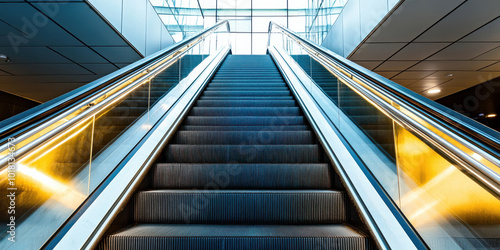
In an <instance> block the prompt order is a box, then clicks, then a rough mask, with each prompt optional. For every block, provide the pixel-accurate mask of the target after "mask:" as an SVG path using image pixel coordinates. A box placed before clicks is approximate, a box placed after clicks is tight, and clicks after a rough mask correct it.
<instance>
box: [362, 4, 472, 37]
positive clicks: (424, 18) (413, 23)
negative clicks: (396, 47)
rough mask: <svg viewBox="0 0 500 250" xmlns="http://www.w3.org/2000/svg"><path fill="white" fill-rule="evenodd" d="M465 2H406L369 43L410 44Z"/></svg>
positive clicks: (376, 32) (374, 34) (373, 35)
mask: <svg viewBox="0 0 500 250" xmlns="http://www.w3.org/2000/svg"><path fill="white" fill-rule="evenodd" d="M462 2H464V0H447V1H436V0H406V1H404V2H403V3H402V4H401V6H400V7H398V9H397V10H396V11H395V12H394V13H392V14H391V16H390V17H389V18H388V19H387V21H385V22H384V25H383V26H382V28H379V29H377V30H376V31H375V32H374V33H373V34H372V35H371V36H370V37H369V38H368V40H367V42H410V41H412V40H413V39H415V38H416V37H417V36H418V35H420V34H421V33H422V32H424V31H425V30H426V29H428V28H429V27H430V26H431V25H433V24H434V23H436V22H437V21H438V20H439V19H441V18H442V17H443V16H444V15H446V14H448V13H449V12H450V11H452V10H453V9H454V8H456V7H457V6H458V5H459V4H461V3H462Z"/></svg>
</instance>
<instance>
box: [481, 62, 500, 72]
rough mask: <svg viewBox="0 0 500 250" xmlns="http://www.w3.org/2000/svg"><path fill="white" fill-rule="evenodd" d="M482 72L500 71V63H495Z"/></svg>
mask: <svg viewBox="0 0 500 250" xmlns="http://www.w3.org/2000/svg"><path fill="white" fill-rule="evenodd" d="M481 71H500V63H495V64H493V65H491V66H489V67H487V68H484V69H482V70H481Z"/></svg>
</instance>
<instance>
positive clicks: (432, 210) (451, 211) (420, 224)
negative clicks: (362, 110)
mask: <svg viewBox="0 0 500 250" xmlns="http://www.w3.org/2000/svg"><path fill="white" fill-rule="evenodd" d="M396 147H397V151H396V152H397V157H396V159H397V161H398V168H399V169H398V176H399V185H400V191H401V194H400V197H401V198H400V200H399V202H398V203H399V204H400V205H401V208H402V211H403V212H404V214H405V215H406V216H407V218H408V219H409V220H410V221H411V223H412V225H414V226H415V227H416V228H418V229H419V228H426V227H434V226H436V225H437V224H440V223H441V222H443V223H458V222H457V220H458V221H460V223H466V224H474V225H498V224H500V210H499V209H497V208H498V207H500V200H498V199H497V198H496V197H494V196H493V195H491V194H490V193H489V192H488V191H486V190H485V189H484V188H483V187H481V186H480V185H478V184H477V183H476V182H474V181H473V180H472V179H471V178H470V177H469V176H467V175H465V174H464V173H463V172H462V171H461V170H460V169H459V168H457V167H456V166H453V165H452V164H451V163H450V162H449V161H447V160H446V159H445V158H443V157H442V156H441V155H440V154H438V153H437V152H436V151H434V150H433V149H432V148H431V147H429V146H428V145H426V144H425V143H424V142H422V141H421V140H420V139H418V138H417V137H416V136H414V135H413V134H411V133H410V132H409V131H407V130H405V129H404V128H402V127H401V126H396ZM469 155H470V156H471V157H472V158H474V159H476V160H478V161H480V160H482V161H484V158H483V157H481V156H480V155H479V154H478V153H473V152H471V153H470V154H469ZM478 178H479V177H478Z"/></svg>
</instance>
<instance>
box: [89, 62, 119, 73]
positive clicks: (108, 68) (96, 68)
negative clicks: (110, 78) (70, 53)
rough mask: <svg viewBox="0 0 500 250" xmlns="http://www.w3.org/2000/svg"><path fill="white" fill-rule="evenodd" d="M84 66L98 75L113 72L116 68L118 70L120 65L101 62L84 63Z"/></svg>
mask: <svg viewBox="0 0 500 250" xmlns="http://www.w3.org/2000/svg"><path fill="white" fill-rule="evenodd" d="M82 66H83V67H85V68H87V69H89V70H92V72H94V73H96V74H98V75H103V76H104V75H107V74H109V73H112V72H114V71H116V70H118V67H116V66H114V65H112V64H109V63H107V64H106V63H101V64H87V63H86V64H82Z"/></svg>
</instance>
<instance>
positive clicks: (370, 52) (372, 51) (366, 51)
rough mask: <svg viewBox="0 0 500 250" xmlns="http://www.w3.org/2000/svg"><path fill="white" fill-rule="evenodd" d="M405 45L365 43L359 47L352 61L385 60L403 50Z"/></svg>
mask: <svg viewBox="0 0 500 250" xmlns="http://www.w3.org/2000/svg"><path fill="white" fill-rule="evenodd" d="M404 45H406V44H405V43H365V44H363V45H361V47H359V48H358V49H357V50H356V52H355V54H354V55H352V56H351V57H350V59H351V60H354V61H356V60H385V59H387V58H388V57H390V56H391V55H393V54H394V53H395V52H396V51H398V50H399V49H401V48H402V47H403V46H404Z"/></svg>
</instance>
